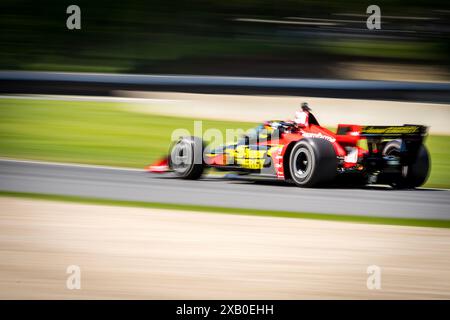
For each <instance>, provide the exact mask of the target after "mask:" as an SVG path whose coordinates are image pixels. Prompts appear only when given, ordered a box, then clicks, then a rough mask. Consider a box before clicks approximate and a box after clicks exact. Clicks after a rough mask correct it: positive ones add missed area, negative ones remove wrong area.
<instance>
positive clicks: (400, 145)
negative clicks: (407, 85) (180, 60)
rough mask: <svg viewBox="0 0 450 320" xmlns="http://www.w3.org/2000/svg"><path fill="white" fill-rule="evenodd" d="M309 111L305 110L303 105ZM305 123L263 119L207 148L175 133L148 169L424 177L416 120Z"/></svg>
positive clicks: (410, 182)
mask: <svg viewBox="0 0 450 320" xmlns="http://www.w3.org/2000/svg"><path fill="white" fill-rule="evenodd" d="M308 111H309V110H308ZM308 116H309V118H308V121H307V123H302V124H299V123H297V122H296V121H275V120H272V121H266V122H265V123H263V124H261V125H259V126H258V127H256V128H255V129H254V130H252V131H251V132H250V133H249V134H246V135H243V136H242V137H241V138H240V139H239V140H238V141H237V142H236V143H232V144H226V145H223V146H220V147H218V148H208V147H206V146H205V144H204V142H203V141H202V139H201V138H199V137H180V138H179V139H178V140H177V141H176V142H174V143H173V144H172V146H171V148H170V152H169V155H168V156H167V157H165V158H164V159H163V160H160V161H158V162H157V163H154V164H152V165H150V166H149V167H148V168H147V169H148V171H151V172H169V171H172V172H174V173H175V175H176V176H178V177H180V178H183V179H199V178H200V177H201V176H202V174H203V172H204V170H205V169H206V168H215V169H217V170H223V171H228V172H229V171H234V172H239V173H241V174H258V175H263V176H265V177H273V178H276V179H279V180H284V181H287V182H289V183H295V184H296V185H297V186H299V187H318V186H326V185H330V184H343V183H348V184H352V185H363V184H387V185H391V186H393V187H395V188H415V187H418V186H421V185H422V184H424V183H425V181H426V179H427V177H428V174H429V170H430V158H429V154H428V151H427V149H426V147H425V145H424V143H423V142H424V138H425V137H426V135H427V131H428V130H427V127H425V126H422V125H403V126H361V125H352V124H340V125H339V126H338V128H337V131H336V132H332V131H330V130H328V129H326V128H324V127H322V126H320V125H319V123H318V122H317V120H316V118H315V117H314V116H313V115H312V114H310V113H308Z"/></svg>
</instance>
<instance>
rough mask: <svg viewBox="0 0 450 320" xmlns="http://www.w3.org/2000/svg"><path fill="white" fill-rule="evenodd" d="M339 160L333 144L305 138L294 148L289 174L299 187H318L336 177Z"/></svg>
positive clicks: (290, 157)
mask: <svg viewBox="0 0 450 320" xmlns="http://www.w3.org/2000/svg"><path fill="white" fill-rule="evenodd" d="M336 172H337V158H336V152H335V151H334V147H333V145H332V144H331V142H329V141H327V140H324V139H309V138H304V139H302V140H300V141H298V142H297V143H296V144H295V146H294V147H293V148H292V150H291V153H290V156H289V173H290V178H291V179H292V181H293V182H294V183H295V184H296V185H297V186H299V187H307V188H310V187H318V186H322V185H325V184H327V183H330V182H331V181H333V180H334V178H335V177H336Z"/></svg>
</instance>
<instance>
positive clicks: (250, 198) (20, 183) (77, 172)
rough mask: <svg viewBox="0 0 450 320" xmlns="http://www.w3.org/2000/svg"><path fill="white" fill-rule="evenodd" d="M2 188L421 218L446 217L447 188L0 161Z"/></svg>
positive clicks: (449, 200) (449, 206)
mask: <svg viewBox="0 0 450 320" xmlns="http://www.w3.org/2000/svg"><path fill="white" fill-rule="evenodd" d="M0 190H1V191H12V192H31V193H41V194H54V195H70V196H83V197H94V198H102V199H114V200H127V201H143V202H160V203H175V204H189V205H204V206H220V207H234V208H244V209H246V208H249V209H264V210H276V211H298V212H316V213H331V214H341V215H361V216H377V217H401V218H419V219H445V220H449V219H450V191H448V190H437V189H418V190H401V191H400V190H392V189H390V188H387V187H386V188H382V187H376V188H375V187H367V188H353V189H349V188H346V189H337V188H333V189H301V188H297V187H295V186H289V185H284V184H278V183H270V182H264V181H254V180H242V179H237V180H236V179H234V180H233V179H232V180H226V179H223V178H218V177H207V178H205V179H202V180H199V181H185V180H179V179H175V178H173V177H171V176H170V175H158V174H150V173H147V172H145V171H143V170H142V171H141V170H133V169H118V168H108V167H96V166H82V165H70V164H52V163H40V162H33V161H15V160H5V159H2V160H0Z"/></svg>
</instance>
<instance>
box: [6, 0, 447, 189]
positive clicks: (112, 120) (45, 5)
mask: <svg viewBox="0 0 450 320" xmlns="http://www.w3.org/2000/svg"><path fill="white" fill-rule="evenodd" d="M72 4H76V5H77V6H79V7H80V9H81V29H80V30H76V29H75V30H69V29H68V28H67V27H66V21H67V19H68V18H69V17H70V16H71V14H72V13H67V12H66V10H67V8H68V7H69V6H70V5H72ZM372 4H376V5H378V6H379V7H380V9H381V29H379V30H369V29H368V28H367V25H366V22H367V19H368V17H369V16H370V14H368V13H367V12H366V11H367V8H368V6H369V5H372ZM449 18H450V6H449V3H448V2H447V1H440V0H429V1H422V0H413V1H406V0H397V1H378V2H376V3H372V2H369V1H354V0H346V1H325V0H316V1H307V0H297V1H273V0H272V1H268V0H231V1H217V0H203V1H170V2H168V1H162V0H152V1H138V0H129V1H111V0H110V1H103V0H98V1H77V2H76V3H74V2H72V1H61V0H58V1H56V0H42V1H17V0H14V1H11V0H4V1H2V2H1V4H0V28H1V32H0V47H1V50H0V70H2V71H0V93H1V99H0V116H1V120H2V121H1V123H0V138H1V139H0V152H1V156H3V157H14V158H27V159H28V158H30V159H41V160H51V161H65V162H81V163H94V164H106V165H117V166H131V167H138V168H142V167H143V166H145V165H147V164H148V163H150V162H152V161H154V160H155V159H157V158H158V157H161V156H162V155H164V154H165V153H166V152H167V148H168V144H169V142H170V141H169V139H170V134H171V132H172V131H173V130H174V129H177V128H180V127H181V128H188V129H189V128H192V126H193V119H195V120H205V121H206V122H204V128H210V127H213V128H218V129H219V130H224V129H225V128H230V129H231V128H244V129H246V128H249V127H252V126H254V125H255V123H257V122H260V121H263V120H267V119H271V118H272V119H277V118H278V119H289V118H291V117H292V116H293V114H294V112H295V110H296V109H297V108H298V107H299V105H300V103H301V101H309V102H310V105H311V107H312V109H313V111H314V113H315V114H316V116H317V117H318V119H319V121H320V123H321V124H322V125H325V126H328V127H330V128H335V127H336V126H337V124H338V123H360V124H373V125H391V124H392V125H401V124H404V123H419V124H425V125H428V126H430V128H431V129H430V133H431V137H430V138H429V140H428V147H429V149H430V150H431V152H432V158H433V169H432V170H433V171H432V174H431V178H430V181H429V185H428V186H435V187H447V186H449V185H450V173H449V172H450V170H448V161H447V160H448V159H449V158H450V154H449V152H450V151H449V150H450V138H449V135H450V122H449V120H450V106H449V102H450V89H449V88H450V85H449V83H448V80H449V75H450V73H449V66H450V54H449V53H450V42H449V34H450V19H449ZM43 71H45V73H40V72H43ZM55 72H75V73H72V74H66V73H63V74H61V73H59V74H58V73H55ZM87 73H89V74H87ZM92 73H95V74H92ZM97 73H100V75H99V74H97ZM121 74H131V76H125V77H122V76H120V75H121ZM141 75H142V76H141ZM155 75H156V76H155ZM161 75H189V76H190V77H188V78H186V77H159V76H161ZM191 76H192V77H191ZM199 76H215V77H217V76H219V77H220V76H229V78H228V77H226V78H207V77H206V78H205V77H203V78H199ZM237 77H249V78H245V79H244V80H242V78H237ZM255 77H259V79H256V80H255ZM269 78H270V79H269ZM272 78H277V79H278V80H281V82H280V81H279V82H276V81H275V82H273V79H272ZM180 79H181V80H180ZM294 79H295V80H294ZM311 79H314V80H313V81H312V80H311ZM335 80H337V81H335ZM346 80H357V81H350V82H349V81H346ZM361 80H369V81H368V82H367V81H366V82H365V81H361ZM373 80H377V81H373ZM379 80H384V81H382V82H380V81H379ZM180 81H182V83H181V82H180ZM242 81H244V82H245V81H247V82H246V83H244V82H242ZM258 81H259V82H258ZM295 81H299V82H295ZM211 84H214V85H211ZM217 84H219V85H217ZM292 84H296V85H297V84H298V86H296V87H295V86H294V87H292V86H291V85H292Z"/></svg>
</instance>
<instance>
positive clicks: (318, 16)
mask: <svg viewBox="0 0 450 320" xmlns="http://www.w3.org/2000/svg"><path fill="white" fill-rule="evenodd" d="M71 4H76V5H78V6H79V7H80V8H81V30H68V29H67V28H66V19H67V18H68V16H69V15H68V14H66V8H67V7H68V6H69V5H71ZM370 4H373V3H372V2H371V1H370V2H369V1H356V0H345V1H331V0H285V1H275V0H227V1H219V0H193V1H166V0H149V1H142V0H127V1H114V0H109V1H106V0H98V1H87V0H81V1H76V2H73V1H66V0H40V1H29V0H2V1H1V3H0V24H1V26H0V27H1V33H0V45H1V50H0V64H1V66H0V68H1V69H23V70H59V71H99V72H129V73H195V74H232V75H261V76H299V77H333V76H336V77H339V75H336V74H333V66H334V65H335V64H337V63H341V62H345V61H365V62H371V61H378V62H380V61H381V62H389V63H401V64H425V65H436V66H440V67H442V68H445V69H448V66H449V60H450V59H449V56H450V55H449V53H450V50H449V48H450V46H449V37H448V35H449V32H450V25H449V20H450V19H449V17H450V11H449V5H448V1H444V0H428V1H424V0H409V1H406V0H390V1H385V0H384V1H377V3H376V4H377V5H379V6H380V7H381V12H382V30H376V31H371V30H368V29H367V28H366V24H365V23H366V19H367V16H368V15H367V14H366V8H367V6H368V5H370ZM385 16H386V18H384V17H385Z"/></svg>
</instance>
